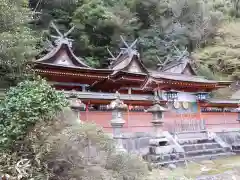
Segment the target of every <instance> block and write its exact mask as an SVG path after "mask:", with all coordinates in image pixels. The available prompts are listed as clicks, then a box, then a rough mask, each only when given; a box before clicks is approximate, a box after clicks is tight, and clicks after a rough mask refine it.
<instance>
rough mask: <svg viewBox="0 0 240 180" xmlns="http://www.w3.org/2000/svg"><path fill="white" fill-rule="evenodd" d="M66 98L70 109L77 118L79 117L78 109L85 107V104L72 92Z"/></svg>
mask: <svg viewBox="0 0 240 180" xmlns="http://www.w3.org/2000/svg"><path fill="white" fill-rule="evenodd" d="M68 100H69V102H70V107H71V109H72V110H73V112H74V113H75V114H76V116H77V118H78V119H80V111H81V110H82V109H84V108H85V104H83V103H82V101H81V100H80V99H79V98H78V96H77V95H76V94H75V93H72V94H71V95H70V96H69V97H68Z"/></svg>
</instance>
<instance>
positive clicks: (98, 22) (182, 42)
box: [0, 0, 240, 84]
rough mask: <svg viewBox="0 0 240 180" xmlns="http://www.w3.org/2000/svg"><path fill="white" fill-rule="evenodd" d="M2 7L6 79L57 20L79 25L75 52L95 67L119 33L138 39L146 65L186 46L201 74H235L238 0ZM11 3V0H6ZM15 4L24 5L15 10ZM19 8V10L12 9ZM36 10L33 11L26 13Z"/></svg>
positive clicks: (43, 2) (42, 2) (22, 68)
mask: <svg viewBox="0 0 240 180" xmlns="http://www.w3.org/2000/svg"><path fill="white" fill-rule="evenodd" d="M19 2H21V3H15V4H14V6H13V8H12V9H7V8H5V9H3V10H4V11H7V12H5V13H2V16H0V21H1V22H2V24H1V25H0V26H2V27H1V29H2V31H1V32H0V40H1V42H2V44H6V47H8V48H2V49H1V51H0V57H1V58H0V64H1V68H0V73H1V77H2V78H3V80H7V81H9V82H11V84H15V83H16V81H18V80H19V79H21V78H23V77H25V74H27V72H30V71H29V69H26V67H27V66H26V63H27V60H31V59H32V58H33V57H34V56H35V55H36V54H39V52H42V51H44V49H45V48H46V47H48V46H51V44H49V43H48V44H46V40H47V39H48V40H50V41H47V42H52V40H54V38H53V36H51V35H53V34H54V30H53V29H51V28H50V27H49V24H50V22H51V21H54V22H55V24H57V26H58V27H60V31H61V32H67V31H68V30H69V29H71V27H73V26H75V29H74V31H73V32H72V33H71V34H70V35H69V36H68V37H69V38H70V39H73V40H74V41H73V48H74V52H75V54H76V55H77V56H81V57H83V58H84V59H85V61H86V63H87V64H89V65H90V66H93V67H106V66H107V64H108V63H109V62H108V58H109V57H110V55H109V53H108V51H107V48H109V49H110V51H111V52H112V53H113V54H114V55H116V54H118V51H119V47H121V46H122V44H121V43H120V42H121V41H120V35H122V36H123V37H124V38H125V39H127V41H131V42H132V41H133V40H135V39H137V38H138V39H139V41H138V44H137V48H138V50H139V52H140V55H141V58H142V60H143V62H144V63H145V65H146V66H148V67H149V68H152V69H155V68H156V64H158V63H159V61H160V62H161V63H164V62H166V61H168V62H169V61H174V59H176V58H175V57H176V56H178V55H179V53H183V52H186V51H188V52H189V53H190V54H191V55H192V57H193V60H194V64H195V67H196V69H197V71H198V73H199V75H204V76H205V77H207V78H208V79H218V80H226V79H232V78H235V79H237V78H238V77H239V71H240V61H239V55H240V54H239V52H240V51H239V45H240V44H239V40H240V36H239V30H240V20H239V17H240V16H239V15H240V13H239V6H240V5H239V2H238V1H236V0H227V1H224V0H209V1H204V0H122V1H116V0H61V1H58V0H52V1H48V0H29V4H27V1H25V0H22V1H19ZM1 3H2V7H5V6H6V7H7V6H8V3H11V1H10V0H4V1H2V2H1ZM13 12H19V13H18V14H14V13H13ZM13 14H14V16H13ZM29 14H33V17H29Z"/></svg>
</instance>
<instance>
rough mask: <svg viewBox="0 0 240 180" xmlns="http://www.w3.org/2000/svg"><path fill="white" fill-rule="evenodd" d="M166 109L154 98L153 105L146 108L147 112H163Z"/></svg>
mask: <svg viewBox="0 0 240 180" xmlns="http://www.w3.org/2000/svg"><path fill="white" fill-rule="evenodd" d="M165 111H168V110H167V109H166V108H164V107H162V106H161V105H160V102H159V101H158V100H155V101H154V103H153V105H152V106H151V107H150V108H148V109H147V112H152V113H153V112H165Z"/></svg>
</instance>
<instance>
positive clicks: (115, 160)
mask: <svg viewBox="0 0 240 180" xmlns="http://www.w3.org/2000/svg"><path fill="white" fill-rule="evenodd" d="M66 113H67V112H66V111H65V112H64V114H65V117H64V116H63V115H61V116H60V119H58V120H56V121H54V125H51V126H49V128H47V129H46V132H47V133H50V132H52V133H50V135H49V136H48V137H47V138H46V140H45V143H46V142H47V144H48V145H49V146H48V147H49V149H50V150H49V151H48V153H47V154H46V155H45V156H43V157H42V160H43V161H44V162H46V163H47V164H48V170H49V171H50V174H51V176H52V177H53V179H58V178H60V177H61V178H62V179H75V180H85V179H86V180H87V179H91V180H99V179H109V180H141V179H142V178H144V177H145V176H146V174H147V172H148V169H147V164H146V163H145V162H143V161H142V160H141V159H140V158H139V157H138V156H134V155H130V154H125V153H124V154H121V153H120V154H119V153H117V152H116V151H115V150H116V149H115V146H114V143H113V140H112V139H111V138H110V137H109V136H107V135H106V134H105V133H104V132H103V131H102V129H101V128H100V127H98V126H96V125H95V124H90V123H79V122H78V121H76V119H75V118H72V119H69V115H66ZM68 114H69V113H68ZM40 127H42V126H40ZM37 131H38V132H43V130H40V131H39V130H37ZM43 134H46V133H44V132H43Z"/></svg>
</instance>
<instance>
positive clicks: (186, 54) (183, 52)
mask: <svg viewBox="0 0 240 180" xmlns="http://www.w3.org/2000/svg"><path fill="white" fill-rule="evenodd" d="M173 47H174V49H175V50H176V51H177V55H176V58H177V61H179V60H181V59H182V58H183V57H185V56H189V52H188V50H187V47H185V49H184V50H183V51H180V49H179V48H177V47H176V46H175V45H174V44H173Z"/></svg>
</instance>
